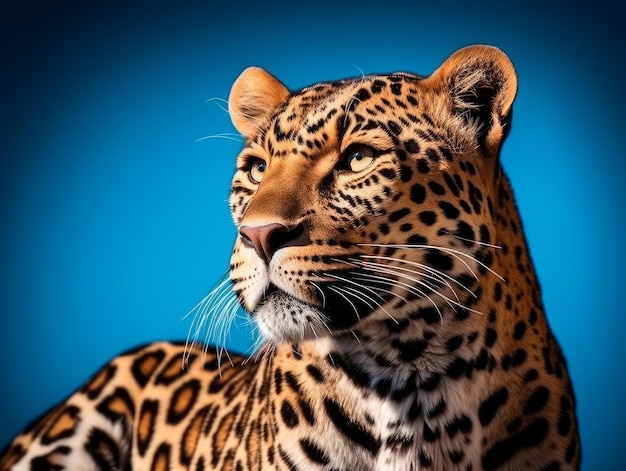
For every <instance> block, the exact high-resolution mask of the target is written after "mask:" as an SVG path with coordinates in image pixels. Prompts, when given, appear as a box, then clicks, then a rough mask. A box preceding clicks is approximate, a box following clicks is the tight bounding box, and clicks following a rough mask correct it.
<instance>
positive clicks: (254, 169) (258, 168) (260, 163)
mask: <svg viewBox="0 0 626 471" xmlns="http://www.w3.org/2000/svg"><path fill="white" fill-rule="evenodd" d="M265 170H267V163H266V162H265V160H263V159H255V160H254V162H252V166H251V167H250V172H249V175H250V180H252V181H253V182H254V183H261V180H263V175H265Z"/></svg>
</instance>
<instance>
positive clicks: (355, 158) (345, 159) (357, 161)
mask: <svg viewBox="0 0 626 471" xmlns="http://www.w3.org/2000/svg"><path fill="white" fill-rule="evenodd" d="M375 158H376V151H374V149H372V148H371V147H369V146H366V145H364V144H353V145H351V146H349V147H348V148H347V149H346V150H345V152H344V153H343V156H342V158H341V166H342V167H344V168H345V169H346V170H348V169H349V170H351V171H352V172H360V171H362V170H365V169H366V168H367V167H369V166H370V165H372V162H374V159H375Z"/></svg>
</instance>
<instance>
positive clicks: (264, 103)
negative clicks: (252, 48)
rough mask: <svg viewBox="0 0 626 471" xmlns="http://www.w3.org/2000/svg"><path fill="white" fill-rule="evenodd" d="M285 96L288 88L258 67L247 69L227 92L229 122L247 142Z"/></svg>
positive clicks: (287, 93) (287, 94)
mask: <svg viewBox="0 0 626 471" xmlns="http://www.w3.org/2000/svg"><path fill="white" fill-rule="evenodd" d="M287 96H289V90H288V89H287V87H285V86H284V85H283V84H282V83H281V82H280V81H279V80H278V79H277V78H275V77H274V76H273V75H271V74H270V73H269V72H267V71H265V70H263V69H261V68H260V67H248V68H247V69H246V70H244V71H243V72H242V73H241V75H240V76H239V77H238V78H237V80H235V83H234V84H233V87H232V88H231V90H230V96H229V97H228V112H229V114H230V119H231V121H232V122H233V125H234V126H235V128H236V129H237V131H239V132H240V133H241V134H242V135H243V137H245V138H246V139H247V138H249V137H251V136H252V135H254V134H255V133H256V132H258V130H259V129H260V128H261V126H262V124H263V123H264V122H265V121H266V120H267V119H268V117H269V116H270V115H271V114H272V112H273V111H274V110H275V109H276V108H277V107H278V106H279V105H280V104H281V103H283V102H284V101H285V100H286V99H287Z"/></svg>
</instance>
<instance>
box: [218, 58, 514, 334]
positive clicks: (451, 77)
mask: <svg viewBox="0 0 626 471" xmlns="http://www.w3.org/2000/svg"><path fill="white" fill-rule="evenodd" d="M515 92H516V78H515V73H514V70H513V67H512V65H511V63H510V61H509V60H508V58H506V56H504V55H503V54H502V53H501V52H500V51H499V50H497V49H495V48H488V47H480V48H478V47H474V48H466V49H463V50H461V51H459V52H457V53H456V54H454V55H453V56H451V57H450V58H449V59H448V60H447V61H446V62H445V63H444V64H443V65H442V66H441V67H440V68H439V69H438V70H437V71H436V72H435V73H433V74H432V75H431V76H430V77H420V76H417V75H413V74H408V73H394V74H388V75H371V76H363V77H358V78H354V79H347V80H341V81H336V82H327V83H320V84H317V85H313V86H310V87H307V88H304V89H302V90H300V91H297V92H294V93H290V92H289V91H288V90H287V89H286V88H285V87H284V85H282V84H281V83H280V82H279V81H278V80H277V79H275V78H274V77H272V76H271V75H270V74H268V73H267V72H265V71H264V70H262V69H258V68H249V69H247V70H246V71H244V73H243V74H242V75H241V76H240V77H239V79H238V80H237V82H236V83H235V84H234V86H233V89H232V91H231V95H230V99H229V109H230V113H231V117H232V120H233V123H234V124H235V126H236V127H237V129H238V130H239V131H240V132H241V134H242V135H243V136H244V137H245V145H244V148H243V150H242V151H241V153H240V155H239V157H238V160H237V170H236V173H235V176H234V179H233V183H232V192H231V198H230V207H231V210H232V214H233V219H234V221H235V224H236V225H237V228H238V231H239V236H238V238H237V240H236V242H235V246H234V250H233V254H232V258H231V280H232V283H233V287H234V291H235V293H236V294H237V296H238V298H239V300H240V302H241V304H242V306H243V307H244V308H245V310H246V311H248V312H249V313H250V314H251V315H252V316H253V317H254V318H255V320H256V321H257V323H258V325H259V327H260V329H261V332H262V333H263V335H264V336H265V337H266V338H267V339H269V340H271V341H273V342H276V343H278V342H280V341H284V340H290V341H294V340H299V339H304V338H311V337H317V338H320V337H323V336H329V335H330V336H332V335H334V334H336V333H339V332H346V331H349V330H352V329H355V328H361V327H363V326H369V327H372V326H375V325H376V324H378V323H381V322H382V323H386V324H392V325H393V324H395V325H398V326H402V325H405V324H407V323H408V322H410V320H411V319H422V320H425V321H426V322H427V323H431V322H435V321H442V320H443V316H444V315H446V314H445V312H446V311H450V312H453V313H454V315H455V316H468V315H470V313H471V312H472V311H473V309H472V305H473V300H474V299H475V298H476V288H477V286H478V284H479V280H480V277H481V276H482V275H484V274H485V273H487V272H491V273H492V274H493V271H492V269H491V268H490V265H491V262H492V259H493V254H492V251H493V250H494V249H493V247H492V244H493V237H492V233H493V206H494V201H493V198H492V195H494V191H495V184H494V179H495V176H496V174H497V171H498V170H497V169H498V168H499V167H498V163H497V157H498V153H499V150H500V146H501V143H502V140H503V138H504V135H505V132H506V129H507V123H508V119H509V115H510V108H511V104H512V102H513V98H514V96H515Z"/></svg>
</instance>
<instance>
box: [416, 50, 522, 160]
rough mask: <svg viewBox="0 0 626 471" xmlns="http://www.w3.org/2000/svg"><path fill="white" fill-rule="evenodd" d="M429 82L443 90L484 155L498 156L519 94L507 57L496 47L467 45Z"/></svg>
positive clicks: (441, 67)
mask: <svg viewBox="0 0 626 471" xmlns="http://www.w3.org/2000/svg"><path fill="white" fill-rule="evenodd" d="M427 81H431V82H432V83H433V84H436V85H437V86H438V87H441V86H442V87H443V88H444V90H445V92H446V94H447V95H448V96H449V97H450V98H451V106H452V110H453V113H454V114H456V115H457V116H459V117H460V118H461V119H462V120H463V121H464V122H465V123H466V124H468V125H469V126H471V127H472V128H473V129H474V131H475V133H476V137H477V140H478V144H479V146H480V147H481V148H482V150H483V151H484V152H485V154H486V155H487V156H490V157H492V156H493V157H496V156H497V155H498V154H499V152H500V148H501V146H502V142H503V141H504V138H505V137H506V136H507V134H508V132H509V129H510V125H511V117H512V105H513V100H514V99H515V95H516V93H517V75H516V73H515V69H514V67H513V64H512V63H511V60H510V59H509V58H508V57H507V55H506V54H504V53H503V52H502V51H501V50H500V49H498V48H496V47H493V46H482V45H478V46H468V47H465V48H463V49H460V50H458V51H456V52H455V53H454V54H452V55H451V56H450V57H449V58H448V59H446V61H445V62H444V63H443V64H442V65H441V66H440V67H439V68H438V69H437V70H436V71H435V72H434V73H433V74H432V75H431V76H430V77H429V78H428V79H427Z"/></svg>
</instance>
